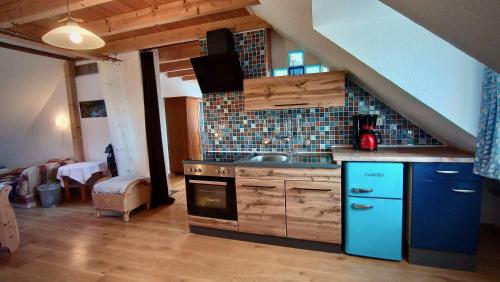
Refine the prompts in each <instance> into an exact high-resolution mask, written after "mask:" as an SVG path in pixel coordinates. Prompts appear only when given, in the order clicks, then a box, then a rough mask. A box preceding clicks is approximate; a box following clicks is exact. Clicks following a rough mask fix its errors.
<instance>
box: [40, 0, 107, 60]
mask: <svg viewBox="0 0 500 282" xmlns="http://www.w3.org/2000/svg"><path fill="white" fill-rule="evenodd" d="M66 8H67V10H68V16H67V17H65V18H64V19H62V20H59V21H57V22H58V23H62V22H66V24H65V25H63V26H60V27H57V28H54V29H53V30H51V31H49V32H47V33H46V34H45V35H44V36H42V40H43V41H44V42H45V43H47V44H50V45H53V46H56V47H61V48H66V49H74V50H90V49H97V48H101V47H102V46H104V44H105V43H104V41H103V40H102V39H101V38H100V37H99V36H97V35H95V34H94V33H92V32H90V31H88V30H86V29H85V28H83V27H81V26H80V25H79V24H78V23H81V22H83V20H82V19H79V18H74V17H72V16H71V14H70V11H69V0H66Z"/></svg>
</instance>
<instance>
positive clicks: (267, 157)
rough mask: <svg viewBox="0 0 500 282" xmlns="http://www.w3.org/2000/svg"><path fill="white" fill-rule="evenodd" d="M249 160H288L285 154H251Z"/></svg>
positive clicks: (275, 161)
mask: <svg viewBox="0 0 500 282" xmlns="http://www.w3.org/2000/svg"><path fill="white" fill-rule="evenodd" d="M249 161H251V162H273V163H282V162H286V161H288V156H286V155H278V154H276V155H256V156H253V157H252V158H251V159H250V160H249Z"/></svg>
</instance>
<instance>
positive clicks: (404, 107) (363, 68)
mask: <svg viewBox="0 0 500 282" xmlns="http://www.w3.org/2000/svg"><path fill="white" fill-rule="evenodd" d="M260 2H261V4H260V5H256V6H252V7H251V8H250V9H251V10H252V12H253V13H255V14H256V15H257V16H259V17H261V18H262V19H264V20H265V21H267V22H268V23H269V24H271V25H272V26H273V30H275V31H276V32H277V33H279V34H281V35H282V36H283V37H285V38H287V39H288V40H290V41H291V42H293V43H294V44H296V45H297V46H299V47H301V49H304V50H305V51H308V52H310V53H311V54H313V55H314V56H315V57H317V58H318V59H319V60H320V61H321V62H323V63H325V64H327V65H328V66H330V69H332V70H345V71H347V77H348V79H350V80H351V81H353V82H355V83H356V84H358V85H359V86H361V87H363V89H365V90H366V91H368V92H370V94H372V95H373V96H375V97H376V98H377V99H379V100H380V101H382V102H383V103H384V104H386V105H387V106H389V107H390V108H392V109H394V110H396V111H397V112H399V113H400V114H402V115H403V116H404V117H406V118H407V119H408V120H410V121H411V122H412V123H413V124H415V125H417V126H418V127H420V128H423V129H425V130H426V131H427V132H428V133H429V134H431V135H432V136H434V137H435V138H437V139H438V140H440V141H442V142H443V143H445V144H447V145H450V146H454V147H457V148H460V149H462V150H465V151H469V152H473V151H474V150H475V146H476V142H475V138H474V136H472V135H471V134H470V133H468V132H466V131H465V130H464V129H462V128H460V127H459V126H457V125H456V124H455V123H453V122H451V121H450V120H449V119H447V118H445V117H444V116H443V115H442V114H441V113H439V111H436V110H434V109H432V108H431V107H429V106H428V105H426V104H424V103H422V102H421V101H419V100H418V99H416V98H415V97H414V96H412V95H410V94H409V93H408V92H406V91H405V90H403V89H401V88H400V87H399V86H398V85H396V84H395V83H394V82H392V81H390V80H389V79H387V78H386V77H384V76H382V75H381V74H379V73H378V72H376V71H375V70H374V69H372V68H370V67H369V66H368V65H366V64H365V63H363V62H362V61H360V60H359V59H357V58H355V57H354V56H353V55H352V54H350V53H348V52H347V51H346V50H344V49H342V48H341V47H339V46H338V45H336V44H335V43H333V42H332V41H331V40H329V39H327V38H326V37H324V36H323V35H321V34H320V33H318V32H317V31H316V30H314V28H313V20H312V3H311V2H312V1H311V0H261V1H260ZM285 10H286V13H283V11H285ZM352 36H357V35H356V34H353V35H352ZM473 110H475V109H473Z"/></svg>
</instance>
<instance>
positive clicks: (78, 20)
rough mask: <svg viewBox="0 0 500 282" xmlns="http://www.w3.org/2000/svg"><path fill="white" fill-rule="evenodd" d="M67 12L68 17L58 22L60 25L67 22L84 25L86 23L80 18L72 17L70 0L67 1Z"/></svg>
mask: <svg viewBox="0 0 500 282" xmlns="http://www.w3.org/2000/svg"><path fill="white" fill-rule="evenodd" d="M66 10H67V12H68V16H67V17H65V18H63V19H61V20H58V21H57V22H58V23H61V22H66V21H74V22H77V23H82V22H84V20H82V19H80V18H75V17H73V16H71V11H70V10H69V0H66Z"/></svg>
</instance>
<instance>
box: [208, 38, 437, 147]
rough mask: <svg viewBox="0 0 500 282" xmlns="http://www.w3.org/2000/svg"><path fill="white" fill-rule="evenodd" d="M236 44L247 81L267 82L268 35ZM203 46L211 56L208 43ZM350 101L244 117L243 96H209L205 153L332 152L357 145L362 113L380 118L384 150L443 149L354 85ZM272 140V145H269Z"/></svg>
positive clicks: (348, 88)
mask: <svg viewBox="0 0 500 282" xmlns="http://www.w3.org/2000/svg"><path fill="white" fill-rule="evenodd" d="M234 38H235V46H236V50H237V51H238V52H239V54H240V61H241V66H242V68H243V72H244V76H245V78H255V77H261V76H265V75H266V67H265V61H266V57H265V56H266V52H265V46H266V44H265V32H264V30H258V31H250V32H243V33H237V34H235V35H234ZM201 46H202V49H203V50H204V52H205V53H206V48H207V47H206V41H205V40H202V41H201ZM345 97H346V99H345V104H344V106H341V107H329V108H303V109H288V110H287V109H284V110H264V111H244V107H243V103H244V101H243V93H242V92H229V93H211V94H204V95H203V106H204V110H203V112H204V114H203V118H204V133H203V144H204V151H205V152H210V151H283V150H290V149H291V147H292V146H293V149H295V150H297V151H308V152H324V151H329V150H330V147H331V146H332V145H337V146H341V145H350V144H351V142H352V140H351V129H352V126H351V123H352V118H351V117H352V115H353V114H357V113H371V114H378V115H379V125H378V126H377V130H379V131H380V133H381V135H382V138H383V145H388V146H391V145H398V146H401V145H440V143H439V141H437V140H436V139H434V138H432V137H431V136H430V135H429V134H427V133H426V132H425V131H424V130H422V129H420V128H418V127H417V126H415V125H414V124H412V123H411V122H409V121H408V120H407V119H405V118H404V117H402V116H401V115H400V114H398V113H397V112H395V111H393V110H392V109H390V108H389V107H387V106H386V105H384V104H383V103H382V102H380V101H379V100H377V99H376V98H375V97H373V96H371V95H370V94H369V93H368V92H366V91H364V90H363V89H362V88H360V87H359V86H357V85H356V84H354V83H353V82H351V81H349V80H347V81H346V96H345ZM283 137H289V140H291V143H287V142H285V140H284V139H283ZM266 138H267V139H269V140H271V143H270V144H266V145H264V144H263V142H262V140H263V139H266ZM306 141H308V142H309V143H310V144H309V145H305V144H304V143H306Z"/></svg>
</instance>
